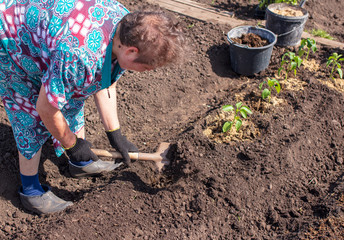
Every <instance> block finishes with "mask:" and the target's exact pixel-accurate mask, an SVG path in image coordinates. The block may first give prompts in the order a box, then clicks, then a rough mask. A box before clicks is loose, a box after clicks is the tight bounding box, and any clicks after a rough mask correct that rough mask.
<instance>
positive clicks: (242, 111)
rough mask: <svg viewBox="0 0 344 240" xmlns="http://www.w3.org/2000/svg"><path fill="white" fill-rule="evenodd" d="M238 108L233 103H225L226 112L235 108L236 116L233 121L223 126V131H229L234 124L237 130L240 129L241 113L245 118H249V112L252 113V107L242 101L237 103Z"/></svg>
mask: <svg viewBox="0 0 344 240" xmlns="http://www.w3.org/2000/svg"><path fill="white" fill-rule="evenodd" d="M235 107H236V109H235V108H234V106H233V105H225V106H223V107H222V110H223V111H225V112H231V111H234V110H235V114H234V118H233V120H232V121H227V122H225V123H224V124H223V126H222V132H224V133H225V132H228V131H230V130H231V129H232V126H233V125H235V128H236V130H237V131H239V129H240V127H241V125H242V120H241V119H240V116H239V113H240V114H241V116H242V117H243V118H247V115H248V114H252V111H251V109H249V108H248V107H247V106H243V105H242V102H238V103H237V104H235Z"/></svg>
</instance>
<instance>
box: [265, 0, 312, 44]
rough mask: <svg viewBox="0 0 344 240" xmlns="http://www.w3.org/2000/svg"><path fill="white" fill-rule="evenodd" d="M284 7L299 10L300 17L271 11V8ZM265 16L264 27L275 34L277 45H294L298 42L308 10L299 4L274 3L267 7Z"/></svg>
mask: <svg viewBox="0 0 344 240" xmlns="http://www.w3.org/2000/svg"><path fill="white" fill-rule="evenodd" d="M285 7H289V8H292V9H295V10H300V11H302V13H303V15H302V16H300V17H290V16H283V15H279V14H276V13H274V12H273V10H278V9H283V8H285ZM265 18H266V23H265V27H266V28H267V29H269V30H271V31H272V32H274V33H275V34H276V35H277V43H276V45H277V46H295V45H297V44H299V43H300V40H301V36H302V33H303V29H304V26H305V24H306V21H307V19H308V12H307V11H306V10H305V9H303V8H302V7H300V6H292V5H288V4H285V3H274V4H270V5H269V6H268V7H267V9H266V14H265Z"/></svg>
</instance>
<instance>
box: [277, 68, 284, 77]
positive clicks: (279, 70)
mask: <svg viewBox="0 0 344 240" xmlns="http://www.w3.org/2000/svg"><path fill="white" fill-rule="evenodd" d="M282 69H283V68H282V67H280V68H279V69H278V73H277V74H278V76H279V75H281V71H282Z"/></svg>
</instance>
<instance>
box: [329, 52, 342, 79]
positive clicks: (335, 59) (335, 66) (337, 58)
mask: <svg viewBox="0 0 344 240" xmlns="http://www.w3.org/2000/svg"><path fill="white" fill-rule="evenodd" d="M342 61H344V58H342V55H341V54H338V53H333V54H332V55H331V56H330V57H329V58H328V60H327V63H326V67H329V66H332V68H331V74H330V78H332V79H333V78H334V77H333V73H334V71H335V70H336V71H337V72H338V74H339V77H340V78H343V70H342V66H341V64H340V63H339V62H342Z"/></svg>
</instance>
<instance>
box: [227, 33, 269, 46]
mask: <svg viewBox="0 0 344 240" xmlns="http://www.w3.org/2000/svg"><path fill="white" fill-rule="evenodd" d="M232 40H233V41H234V42H236V43H239V44H243V45H247V46H249V47H264V46H266V45H269V41H268V40H267V39H264V38H262V37H261V36H259V35H257V34H254V33H247V34H243V35H242V36H241V37H240V38H232Z"/></svg>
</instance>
